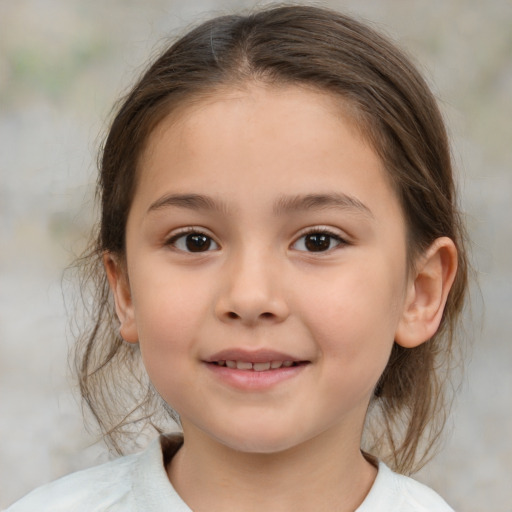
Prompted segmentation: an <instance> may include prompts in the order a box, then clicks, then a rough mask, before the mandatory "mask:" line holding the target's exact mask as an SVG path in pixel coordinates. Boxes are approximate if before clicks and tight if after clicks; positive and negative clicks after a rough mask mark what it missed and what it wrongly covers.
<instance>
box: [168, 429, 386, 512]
mask: <svg viewBox="0 0 512 512" xmlns="http://www.w3.org/2000/svg"><path fill="white" fill-rule="evenodd" d="M332 436H333V433H332V432H329V433H324V434H321V435H319V436H317V437H316V438H314V439H311V440H309V441H307V442H305V443H302V444H301V445H299V446H294V447H293V448H291V449H288V450H285V451H282V452H279V453H271V454H261V453H246V452H240V451H237V450H233V449H231V448H229V447H226V446H225V445H223V444H220V443H218V442H216V441H215V440H212V439H211V438H210V437H209V436H207V435H206V434H204V433H202V432H200V431H196V432H194V433H193V435H192V436H191V437H192V438H193V442H187V438H188V436H187V432H185V442H184V444H183V447H182V448H181V449H180V450H179V451H178V453H177V454H176V455H175V457H174V458H173V460H172V462H171V464H170V465H169V467H168V474H169V479H170V480H171V482H172V483H173V485H174V488H175V489H176V491H177V492H178V494H180V496H181V497H182V498H183V499H184V501H185V502H186V503H187V504H188V505H189V506H190V508H192V509H193V510H194V511H197V512H202V511H206V510H208V511H209V512H216V511H217V510H218V511H225V510H233V505H234V504H235V505H236V510H238V511H240V512H248V511H254V510H272V511H275V512H288V511H292V510H293V511H295V510H304V511H309V510H311V511H317V510H337V511H340V512H342V511H353V510H355V509H356V508H357V507H358V506H359V505H360V504H361V503H362V501H363V500H364V498H365V496H366V494H367V493H368V491H369V490H370V487H371V485H372V483H373V481H374V479H375V476H376V473H377V472H376V468H375V467H374V466H372V465H371V464H370V463H369V462H367V461H366V460H365V459H364V457H363V456H362V454H361V452H360V450H359V442H358V441H357V443H356V444H355V445H354V440H352V439H350V440H349V439H345V440H344V441H343V440H342V441H341V442H340V438H339V437H337V439H330V438H329V437H332ZM354 446H356V449H353V448H352V447H354ZM198 490H200V491H199V492H198Z"/></svg>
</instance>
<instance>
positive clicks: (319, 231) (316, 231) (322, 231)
mask: <svg viewBox="0 0 512 512" xmlns="http://www.w3.org/2000/svg"><path fill="white" fill-rule="evenodd" d="M189 235H197V236H198V237H203V238H204V239H205V240H204V242H205V243H207V247H206V250H202V247H201V246H199V245H197V248H198V249H199V250H197V251H194V250H190V247H189V246H185V247H178V245H177V242H178V241H179V240H180V239H182V238H183V239H184V240H185V244H186V243H187V242H186V237H187V236H189ZM311 235H320V236H324V237H326V238H327V239H328V247H327V248H325V249H324V248H321V247H320V249H319V250H307V246H306V243H307V242H306V243H305V244H304V246H305V247H306V248H305V249H297V248H296V247H294V246H296V245H297V244H298V243H299V241H300V240H302V239H305V238H306V237H308V236H311ZM332 240H334V241H335V242H336V245H335V246H334V247H331V241H332ZM320 242H321V241H320ZM212 244H214V248H213V249H211V248H210V247H211V245H212ZM348 244H349V242H347V240H345V239H344V238H342V237H340V236H339V234H337V233H334V232H333V231H331V230H330V229H327V228H324V227H315V228H310V229H308V230H307V231H305V232H303V233H302V234H301V235H300V236H299V237H298V238H297V239H296V240H295V242H293V243H292V244H291V246H290V247H291V248H292V249H293V248H295V249H296V250H298V251H300V252H309V253H314V252H320V253H324V252H329V251H332V250H333V249H335V248H337V247H339V246H340V245H348ZM165 245H166V246H171V247H173V248H174V249H176V250H179V251H182V252H186V253H195V252H198V253H201V252H210V251H211V250H217V249H218V248H219V244H218V243H217V242H216V241H215V240H214V239H213V238H212V237H211V236H210V235H208V234H207V233H205V232H204V231H202V230H201V229H198V228H194V227H189V228H184V229H183V230H180V231H179V232H178V233H175V234H174V235H173V236H171V237H170V238H169V239H168V240H167V241H166V242H165Z"/></svg>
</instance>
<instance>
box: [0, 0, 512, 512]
mask: <svg viewBox="0 0 512 512" xmlns="http://www.w3.org/2000/svg"><path fill="white" fill-rule="evenodd" d="M262 4H263V3H262V2H260V3H259V5H262ZM254 5H257V4H256V3H255V2H251V1H239V2H235V1H228V0H217V1H214V0H210V1H208V0H197V1H188V2H177V1H176V2H173V1H170V0H146V1H144V2H143V1H135V0H132V1H127V0H125V1H122V0H111V1H109V2H99V1H98V2H94V1H88V0H53V1H51V0H39V1H36V0H33V1H30V0H17V1H9V0H0V222H1V223H0V236H1V246H0V440H1V441H0V507H3V506H6V505H7V504H9V503H10V502H11V501H12V500H14V499H15V498H17V497H19V496H21V495H22V494H24V493H26V492H27V491H28V490H30V489H31V488H33V487H35V486H37V485H39V484H42V483H44V482H47V481H49V480H52V479H55V478H56V477H58V476H60V475H62V474H64V473H68V472H70V471H73V470H76V469H79V468H81V467H85V466H88V465H92V464H96V463H98V462H101V461H103V460H106V458H107V454H106V452H105V449H104V447H103V446H102V445H101V443H99V444H94V441H95V439H94V438H93V437H92V436H91V435H90V434H87V433H86V432H85V430H84V428H83V426H82V420H81V416H80V407H79V405H78V404H77V400H76V398H75V397H76V389H75V385H74V383H73V382H72V381H71V379H70V378H69V372H68V367H67V350H68V345H69V344H70V343H71V341H70V339H71V337H70V336H69V327H68V320H67V314H66V312H65V308H64V302H63V297H62V294H63V293H62V288H63V287H62V283H61V277H62V271H63V269H64V268H65V267H66V265H68V264H69V263H70V261H71V260H72V258H73V255H74V254H76V253H77V252H78V251H79V250H80V248H81V247H82V244H83V239H84V237H85V236H86V234H87V230H88V228H89V226H90V223H91V221H92V204H93V199H92V190H93V183H94V180H95V164H94V158H95V151H96V147H97V144H98V142H99V140H100V137H99V135H98V134H100V133H102V132H103V131H104V130H105V125H106V120H107V119H108V115H109V111H110V108H111V106H112V104H113V102H114V100H115V99H116V98H117V97H118V96H119V94H120V93H121V92H123V91H125V90H126V86H127V85H128V84H129V83H130V82H131V81H132V79H133V77H134V76H135V75H136V74H137V73H138V72H139V71H140V69H141V67H142V66H143V65H144V63H145V60H146V58H147V57H148V55H150V54H153V53H154V52H155V51H156V49H157V48H158V47H161V45H162V44H163V42H164V38H165V37H167V36H169V35H172V34H176V30H177V29H176V27H181V28H183V27H187V26H188V25H190V24H191V23H192V22H196V21H199V20H202V19H206V18H207V17H209V15H210V14H212V13H221V12H225V11H230V10H232V9H233V8H235V7H248V6H254ZM323 5H327V6H330V7H335V8H339V9H342V10H345V11H348V12H351V13H354V14H356V15H359V16H361V17H363V18H368V19H370V20H372V21H373V22H374V23H375V25H376V26H377V28H380V29H382V30H384V31H385V32H387V33H388V34H390V35H391V36H392V37H393V38H395V39H397V40H398V41H399V42H400V43H401V44H402V45H403V46H405V48H407V49H408V50H409V52H410V53H411V54H412V55H413V57H414V59H415V60H416V61H417V62H418V63H419V66H420V68H421V69H422V70H423V72H424V73H425V74H426V77H427V78H428V80H429V82H431V83H432V86H433V88H434V91H435V92H436V94H437V95H438V96H439V98H440V101H441V105H442V109H443V111H444V113H445V116H446V118H447V120H448V123H449V128H450V132H451V135H452V140H453V152H454V159H455V162H456V165H457V168H458V170H459V173H460V182H461V190H462V193H463V208H464V210H465V211H466V212H467V215H468V224H469V227H470V232H471V236H472V238H473V243H474V263H475V267H476V268H477V271H478V279H479V283H480V292H477V293H474V295H473V313H472V315H471V317H472V320H471V322H468V327H467V331H468V332H467V338H468V340H472V341H471V345H472V348H471V349H468V351H467V354H468V355H467V359H468V364H467V370H466V373H465V378H464V381H463V384H462V388H461V393H460V395H459V399H458V401H457V404H456V408H455V410H454V414H453V415H452V419H451V422H450V425H449V429H448V435H447V436H446V441H445V445H444V450H443V451H442V452H441V454H440V455H439V456H438V457H437V458H436V459H435V460H434V461H433V462H432V463H431V464H430V465H429V466H427V469H426V470H423V471H422V472H421V473H420V474H419V475H418V478H419V479H421V480H423V481H425V482H426V483H428V484H430V485H432V486H434V487H435V488H436V489H437V490H438V491H439V492H440V493H441V494H442V495H443V496H444V497H445V498H446V499H447V501H448V502H450V503H451V504H452V506H454V507H455V508H456V509H457V510H459V511H466V512H473V511H475V512H476V511H483V510H486V511H487V510H493V511H498V512H499V511H508V512H510V511H512V485H511V481H512V442H511V437H512V398H511V395H512V343H511V336H510V331H511V327H512V322H511V313H512V287H511V277H512V276H511V274H512V264H511V259H510V253H511V249H512V230H511V228H510V220H511V219H512V201H511V195H512V193H511V192H512V173H511V169H512V165H511V164H512V157H511V143H512V2H511V1H510V0H489V1H486V2H484V1H483V0H482V1H476V0H445V1H442V0H430V1H408V0H385V1H377V0H368V1H364V2H362V1H361V2H358V1H355V0H352V1H350V0H338V1H334V0H333V1H330V2H324V4H323ZM180 30H181V29H180ZM71 286H72V285H71V284H69V283H68V282H67V281H65V282H64V294H65V295H67V294H68V293H69V291H70V287H71Z"/></svg>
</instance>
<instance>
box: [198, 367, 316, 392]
mask: <svg viewBox="0 0 512 512" xmlns="http://www.w3.org/2000/svg"><path fill="white" fill-rule="evenodd" d="M205 364H206V366H207V368H208V369H209V370H210V371H211V372H212V373H213V374H214V375H215V377H216V378H217V379H219V380H220V381H221V382H222V383H224V384H227V385H228V386H230V387H233V388H236V389H239V390H242V391H262V390H266V389H270V388H272V387H274V386H277V385H278V384H280V383H282V382H285V381H288V380H290V379H293V378H294V377H296V376H297V375H299V374H300V373H302V372H303V371H304V370H305V369H306V367H307V366H308V364H299V365H297V366H290V367H287V368H286V367H281V368H276V369H274V370H266V371H262V372H257V371H254V370H238V369H236V368H228V367H227V366H219V365H217V364H212V363H205Z"/></svg>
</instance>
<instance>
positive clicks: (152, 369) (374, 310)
mask: <svg viewBox="0 0 512 512" xmlns="http://www.w3.org/2000/svg"><path fill="white" fill-rule="evenodd" d="M126 240H127V272H128V279H129V289H128V286H127V289H126V290H125V294H124V296H123V293H122V287H123V284H122V283H123V281H122V280H121V281H120V282H121V285H120V288H119V289H120V290H121V292H119V291H118V303H119V304H120V308H119V310H120V312H121V314H120V316H121V321H122V327H121V332H122V334H123V336H124V338H125V339H126V340H127V341H137V340H139V342H140V348H141V352H142V357H143V361H144V364H145V366H146V369H147V371H148V374H149V376H150V378H151V380H152V382H153V384H154V386H155V388H156V389H157V390H158V392H159V393H160V395H161V396H162V397H163V398H164V399H165V400H166V401H167V402H168V403H169V404H170V405H171V406H172V407H173V408H174V409H175V410H176V411H177V412H178V413H179V414H180V416H181V420H182V424H183V428H184V432H185V437H186V438H187V435H188V436H189V437H191V436H193V435H197V433H198V432H200V431H202V433H206V434H207V436H208V437H209V438H210V439H213V440H215V441H218V442H220V443H221V444H223V445H226V446H229V447H232V448H235V449H237V450H245V451H250V452H276V451H280V450H284V449H287V448H290V447H293V446H296V445H298V444H300V443H302V442H305V441H308V440H311V439H313V438H316V439H321V438H322V436H323V437H324V438H326V439H328V438H330V439H331V441H332V439H333V438H332V436H333V435H334V436H340V437H338V439H341V438H344V439H352V440H353V441H354V444H355V446H356V447H357V449H359V436H360V434H361V429H362V425H363V421H364V417H365V414H366V410H367V406H368V403H369V400H370V397H371V395H372V391H373V389H374V386H375V384H376V382H377V381H378V379H379V376H380V375H381V373H382V371H383V370H384V368H385V366H386V363H387V360H388V356H389V354H390V351H391V348H392V345H393V340H394V337H395V332H396V329H397V326H398V325H399V322H400V319H401V315H402V312H403V309H404V303H405V291H406V288H407V272H406V241H405V240H406V238H405V224H404V220H403V216H402V212H401V208H400V206H399V203H398V200H397V198H396V197H395V194H394V192H393V190H392V188H391V186H390V184H389V183H388V179H387V177H386V174H385V171H384V169H383V168H382V163H381V161H380V159H379V158H378V156H377V155H376V154H375V152H374V151H373V150H372V149H371V147H369V145H367V144H366V143H365V142H364V141H363V140H362V139H361V137H360V136H359V135H358V133H357V131H356V130H355V129H354V128H353V126H352V125H351V124H350V123H349V122H348V121H347V120H346V119H345V118H344V117H343V114H342V110H341V109H340V108H339V104H336V102H335V100H333V99H332V98H330V97H329V96H327V95H325V94H318V93H314V92H311V91H306V90H304V89H300V88H297V87H288V88H281V89H277V88H271V87H264V86H257V85H253V86H250V87H247V89H245V90H234V91H232V92H226V93H223V94H221V93H219V94H218V95H216V96H214V97H212V98H210V99H209V100H204V101H202V102H201V103H199V104H195V105H194V106H191V107H188V108H185V109H183V110H181V111H180V113H178V114H175V115H174V116H172V117H169V118H168V119H166V120H165V121H164V123H163V124H162V125H161V126H160V127H159V128H158V130H157V131H155V132H154V133H153V134H152V136H151V138H150V141H149V145H148V148H147V150H146V152H145V155H144V158H143V159H142V162H141V166H140V179H139V182H138V185H137V191H136V194H135V198H134V201H133V205H132V208H131V211H130V214H129V218H128V223H127V238H126ZM128 290H129V291H128ZM226 360H227V361H235V363H234V364H238V366H239V367H240V369H238V368H230V367H229V366H232V365H233V363H231V362H228V363H227V365H228V366H225V364H226V363H225V361H226ZM284 361H292V362H293V365H292V366H291V367H288V365H289V363H288V362H286V363H285V364H284V365H282V366H281V363H283V362H284ZM249 363H257V364H256V365H255V366H254V367H251V365H250V364H249ZM269 366H270V369H269ZM245 367H251V369H243V368H245ZM273 367H277V368H273ZM258 370H263V371H258Z"/></svg>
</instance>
